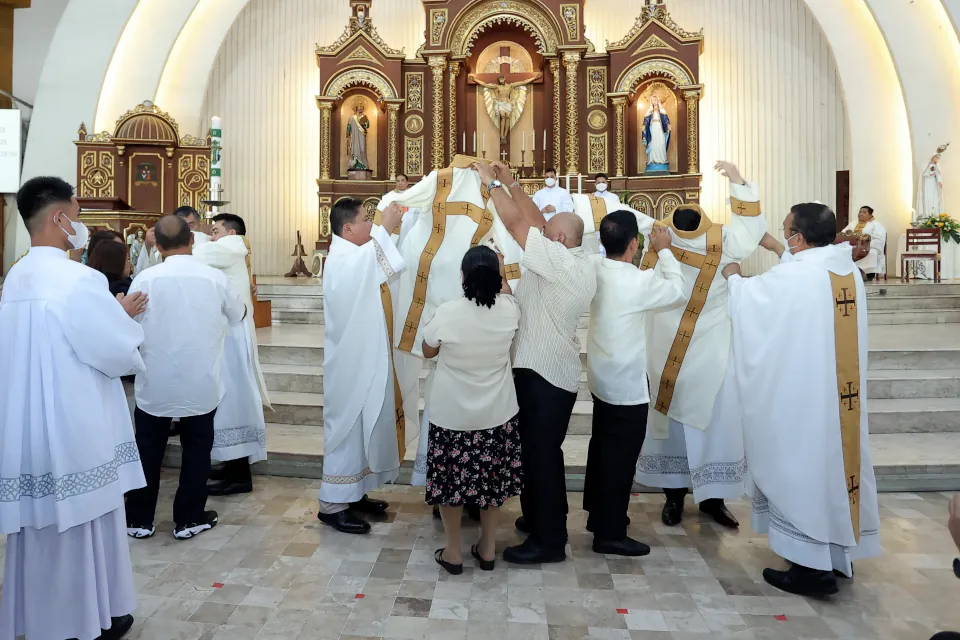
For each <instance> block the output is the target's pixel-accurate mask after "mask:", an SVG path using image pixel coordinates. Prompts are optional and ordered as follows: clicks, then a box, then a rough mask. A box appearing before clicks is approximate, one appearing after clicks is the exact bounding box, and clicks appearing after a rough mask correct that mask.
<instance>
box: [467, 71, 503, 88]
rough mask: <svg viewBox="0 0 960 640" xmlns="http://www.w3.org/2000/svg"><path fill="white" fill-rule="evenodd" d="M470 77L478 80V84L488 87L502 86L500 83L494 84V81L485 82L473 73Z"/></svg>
mask: <svg viewBox="0 0 960 640" xmlns="http://www.w3.org/2000/svg"><path fill="white" fill-rule="evenodd" d="M470 79H471V80H473V81H474V82H476V83H477V84H478V85H480V86H481V87H486V88H487V89H499V88H500V85H498V84H493V83H492V82H484V81H483V80H480V79H479V78H477V77H476V76H475V75H473V74H470Z"/></svg>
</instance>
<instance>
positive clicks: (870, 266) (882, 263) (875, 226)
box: [844, 220, 887, 274]
mask: <svg viewBox="0 0 960 640" xmlns="http://www.w3.org/2000/svg"><path fill="white" fill-rule="evenodd" d="M857 226H859V223H857V222H851V223H850V224H849V225H847V228H846V229H844V231H851V232H852V231H857ZM859 233H862V234H864V235H868V236H870V253H868V254H867V255H866V256H865V257H863V258H861V259H860V260H857V263H856V264H857V266H858V267H859V268H860V269H862V270H863V272H864V273H881V274H882V273H886V272H887V259H886V258H885V257H884V255H883V249H884V247H886V245H887V230H886V229H885V228H884V227H883V225H882V224H880V223H879V222H878V221H876V220H871V221H870V222H868V223H866V224H865V225H863V228H862V229H860V230H859Z"/></svg>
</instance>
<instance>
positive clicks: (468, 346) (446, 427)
mask: <svg viewBox="0 0 960 640" xmlns="http://www.w3.org/2000/svg"><path fill="white" fill-rule="evenodd" d="M460 271H461V279H462V281H463V295H464V297H463V298H459V299H457V300H451V301H450V302H447V303H446V304H443V305H441V306H440V307H438V308H437V310H436V313H435V314H434V316H433V318H432V319H431V320H430V321H429V322H428V323H427V324H426V326H425V327H424V328H423V355H424V356H426V357H428V358H433V357H437V356H439V357H438V359H437V369H436V372H435V373H434V377H433V383H432V386H431V387H430V389H429V392H428V396H427V405H428V407H429V411H428V412H429V415H430V434H429V444H428V448H427V491H426V502H427V504H431V505H436V504H438V505H440V513H441V516H442V517H443V528H444V530H445V531H446V534H447V546H446V547H445V548H443V549H437V552H436V556H435V558H436V561H437V563H438V564H439V565H440V566H442V567H443V568H444V569H446V570H447V571H448V572H450V573H452V574H454V575H458V574H460V573H462V572H463V551H462V549H461V539H460V515H461V512H462V510H463V507H464V505H468V506H476V507H479V508H480V509H481V511H480V528H481V535H480V540H479V542H478V543H477V544H475V545H473V546H472V547H471V549H470V553H471V555H472V556H473V558H474V560H475V561H476V563H477V566H478V567H479V568H480V569H482V570H484V571H492V570H493V564H494V558H495V557H496V547H495V541H496V532H497V520H498V515H499V511H500V506H501V505H502V504H503V503H504V502H505V501H506V500H508V499H509V498H511V497H513V496H516V495H519V494H520V491H521V489H522V488H523V472H522V470H521V466H520V436H519V434H518V432H517V411H518V408H517V394H516V391H515V390H514V387H513V373H512V369H511V363H510V346H511V344H512V343H513V336H514V334H516V332H517V327H518V326H519V322H520V306H519V305H518V304H517V301H516V300H515V299H514V297H513V296H512V295H510V293H511V292H510V285H508V284H507V279H506V277H504V270H503V257H502V256H498V254H497V253H496V252H494V251H493V249H491V248H489V247H485V246H479V247H473V248H472V249H470V250H469V251H467V253H466V254H465V255H464V256H463V261H462V263H461V264H460Z"/></svg>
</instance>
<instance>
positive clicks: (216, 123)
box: [210, 116, 223, 213]
mask: <svg viewBox="0 0 960 640" xmlns="http://www.w3.org/2000/svg"><path fill="white" fill-rule="evenodd" d="M220 133H221V130H220V118H219V117H217V116H213V118H212V119H211V121H210V199H211V200H221V199H222V196H223V187H222V186H221V185H220V160H221V157H222V155H223V154H222V147H221V146H220ZM213 211H214V213H216V211H217V207H215V206H214V207H213Z"/></svg>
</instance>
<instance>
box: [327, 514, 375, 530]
mask: <svg viewBox="0 0 960 640" xmlns="http://www.w3.org/2000/svg"><path fill="white" fill-rule="evenodd" d="M317 520H319V521H320V522H322V523H323V524H326V525H329V526H331V527H333V528H334V529H336V530H337V531H341V532H343V533H370V523H369V522H367V521H366V520H362V519H361V518H358V517H357V516H355V515H353V514H352V513H350V509H344V510H343V511H338V512H337V513H318V514H317Z"/></svg>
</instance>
